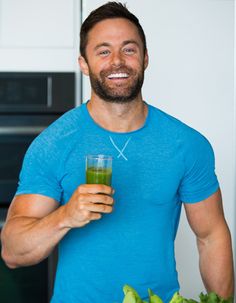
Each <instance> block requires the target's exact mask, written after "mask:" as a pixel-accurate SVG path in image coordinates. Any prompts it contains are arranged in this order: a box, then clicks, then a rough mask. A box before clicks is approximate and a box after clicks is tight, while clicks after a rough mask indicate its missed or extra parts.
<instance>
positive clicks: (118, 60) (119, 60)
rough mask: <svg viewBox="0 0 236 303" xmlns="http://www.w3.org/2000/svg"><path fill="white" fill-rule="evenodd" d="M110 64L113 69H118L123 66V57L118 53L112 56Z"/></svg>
mask: <svg viewBox="0 0 236 303" xmlns="http://www.w3.org/2000/svg"><path fill="white" fill-rule="evenodd" d="M111 64H112V65H113V66H115V67H119V66H121V65H123V64H124V57H123V55H122V54H121V53H120V52H115V53H113V54H112V58H111Z"/></svg>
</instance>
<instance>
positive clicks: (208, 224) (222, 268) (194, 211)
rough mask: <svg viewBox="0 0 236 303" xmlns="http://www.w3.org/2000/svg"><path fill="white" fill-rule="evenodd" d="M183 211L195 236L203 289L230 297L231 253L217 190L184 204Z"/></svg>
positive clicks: (231, 287) (232, 274)
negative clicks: (201, 198) (200, 198)
mask: <svg viewBox="0 0 236 303" xmlns="http://www.w3.org/2000/svg"><path fill="white" fill-rule="evenodd" d="M185 211H186V215H187V219H188V222H189V224H190V226H191V228H192V230H193V232H194V233H195V235H196V237H197V246H198V251H199V257H200V261H199V262H200V272H201V276H202V280H203V283H204V285H205V287H206V290H207V291H208V292H210V291H214V292H216V293H217V294H218V295H220V296H222V297H224V298H228V297H230V296H231V295H233V292H234V273H233V253H232V244H231V236H230V231H229V229H228V226H227V223H226V221H225V218H224V213H223V207H222V199H221V193H220V190H218V191H217V192H216V193H215V194H213V195H212V196H210V197H209V198H207V199H206V200H203V201H201V202H199V203H195V204H187V203H186V204H185Z"/></svg>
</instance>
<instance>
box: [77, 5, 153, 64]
mask: <svg viewBox="0 0 236 303" xmlns="http://www.w3.org/2000/svg"><path fill="white" fill-rule="evenodd" d="M113 18H124V19H127V20H129V21H131V22H132V23H133V24H134V25H136V27H137V29H138V32H139V35H140V38H141V40H142V42H143V49H144V52H146V49H147V44H146V37H145V34H144V31H143V28H142V26H141V25H140V23H139V20H138V18H137V17H136V16H135V15H134V14H132V13H131V12H130V11H129V10H128V9H127V7H126V5H125V4H122V3H121V2H115V1H111V2H107V3H106V4H104V5H102V6H100V7H98V8H97V9H95V10H93V11H92V12H91V13H90V14H89V16H88V17H87V18H86V19H85V20H84V22H83V24H82V26H81V29H80V54H81V56H83V57H84V58H85V59H86V52H85V49H86V46H87V43H88V33H89V31H90V30H91V29H92V28H93V27H94V26H95V25H96V24H97V23H98V22H100V21H103V20H105V19H113Z"/></svg>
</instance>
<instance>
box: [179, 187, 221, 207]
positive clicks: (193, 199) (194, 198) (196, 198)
mask: <svg viewBox="0 0 236 303" xmlns="http://www.w3.org/2000/svg"><path fill="white" fill-rule="evenodd" d="M218 189H219V183H218V182H216V183H215V184H214V185H212V186H211V187H210V188H209V189H208V190H206V191H204V192H200V193H197V194H195V195H183V196H182V197H181V201H182V202H183V203H187V204H188V203H189V204H191V203H197V202H201V201H202V200H205V199H207V198H209V197H210V196H211V195H213V194H214V193H215V192H216V191H217V190H218Z"/></svg>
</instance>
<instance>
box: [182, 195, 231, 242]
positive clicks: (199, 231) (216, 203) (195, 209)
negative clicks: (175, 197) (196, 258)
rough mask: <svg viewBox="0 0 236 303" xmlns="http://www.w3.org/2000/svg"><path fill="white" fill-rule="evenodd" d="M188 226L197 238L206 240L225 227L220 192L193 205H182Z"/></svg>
mask: <svg viewBox="0 0 236 303" xmlns="http://www.w3.org/2000/svg"><path fill="white" fill-rule="evenodd" d="M184 207H185V211H186V216H187V219H188V222H189V225H190V227H191V229H192V230H193V232H194V233H195V234H196V236H197V237H198V238H206V237H208V236H209V235H211V234H212V233H214V232H217V230H219V229H220V228H222V227H224V226H226V222H225V218H224V211H223V206H222V198H221V192H220V190H218V191H217V192H215V193H214V194H213V195H211V196H210V197H209V198H207V199H205V200H202V201H200V202H197V203H194V204H190V203H189V204H188V203H185V204H184Z"/></svg>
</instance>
